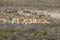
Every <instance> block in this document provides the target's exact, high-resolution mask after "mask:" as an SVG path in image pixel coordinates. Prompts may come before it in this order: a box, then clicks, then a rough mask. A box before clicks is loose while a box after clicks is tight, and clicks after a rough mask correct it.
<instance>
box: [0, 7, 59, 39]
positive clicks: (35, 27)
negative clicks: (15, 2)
mask: <svg viewBox="0 0 60 40" xmlns="http://www.w3.org/2000/svg"><path fill="white" fill-rule="evenodd" d="M21 10H23V12H25V13H26V12H27V13H29V14H32V13H34V14H32V16H38V15H37V14H38V13H39V12H38V13H35V12H33V11H32V12H30V11H24V10H25V9H23V8H22V9H21ZM21 10H20V9H19V8H10V7H9V8H5V7H3V8H1V11H0V16H1V17H2V18H10V19H11V18H12V17H19V16H22V14H20V12H21ZM34 10H35V9H34ZM37 11H38V10H37ZM21 13H22V12H21ZM41 14H42V13H40V15H39V17H41ZM2 15H4V16H2ZM51 15H52V14H51ZM7 16H8V17H7ZM23 16H25V15H24V14H23ZM30 16H31V15H30ZM32 16H31V17H32ZM43 16H44V17H46V18H49V21H50V23H49V24H48V23H45V24H43V23H40V24H27V25H25V24H21V23H20V24H10V23H7V24H0V40H60V20H59V19H57V18H54V17H50V16H47V15H43ZM25 17H26V16H25ZM27 17H28V18H29V16H27Z"/></svg>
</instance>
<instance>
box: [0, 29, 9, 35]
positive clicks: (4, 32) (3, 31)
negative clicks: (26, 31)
mask: <svg viewBox="0 0 60 40" xmlns="http://www.w3.org/2000/svg"><path fill="white" fill-rule="evenodd" d="M0 34H2V35H7V34H8V31H5V30H0Z"/></svg>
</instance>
